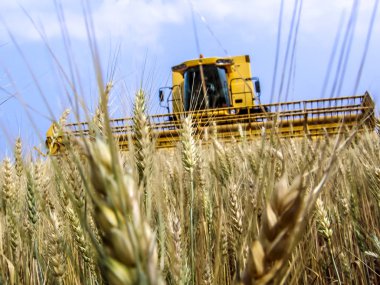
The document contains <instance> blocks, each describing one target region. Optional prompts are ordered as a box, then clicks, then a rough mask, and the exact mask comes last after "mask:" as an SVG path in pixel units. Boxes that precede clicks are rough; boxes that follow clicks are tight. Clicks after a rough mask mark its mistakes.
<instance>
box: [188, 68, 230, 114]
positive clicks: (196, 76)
mask: <svg viewBox="0 0 380 285" xmlns="http://www.w3.org/2000/svg"><path fill="white" fill-rule="evenodd" d="M203 74H204V82H205V87H206V94H203V86H202V80H201V73H200V68H199V66H196V67H192V68H189V69H188V70H187V71H186V72H185V74H184V89H185V90H184V94H185V100H184V101H185V106H184V107H185V111H191V110H203V109H215V108H222V107H228V106H229V97H228V87H227V78H226V71H225V70H224V69H223V68H221V67H216V66H215V65H204V66H203Z"/></svg>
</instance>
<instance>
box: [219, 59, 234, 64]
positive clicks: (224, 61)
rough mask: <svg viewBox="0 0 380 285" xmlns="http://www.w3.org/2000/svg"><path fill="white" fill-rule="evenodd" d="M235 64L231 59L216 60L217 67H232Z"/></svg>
mask: <svg viewBox="0 0 380 285" xmlns="http://www.w3.org/2000/svg"><path fill="white" fill-rule="evenodd" d="M233 63H234V62H233V60H232V59H229V58H220V59H217V60H216V65H231V64H233Z"/></svg>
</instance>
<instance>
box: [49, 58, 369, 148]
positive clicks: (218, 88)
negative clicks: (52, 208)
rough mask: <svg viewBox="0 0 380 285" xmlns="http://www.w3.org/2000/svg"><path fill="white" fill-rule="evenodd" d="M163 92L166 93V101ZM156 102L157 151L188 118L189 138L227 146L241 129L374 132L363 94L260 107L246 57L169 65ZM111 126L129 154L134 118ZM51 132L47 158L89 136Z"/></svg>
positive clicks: (249, 135) (258, 132)
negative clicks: (210, 136) (213, 139)
mask: <svg viewBox="0 0 380 285" xmlns="http://www.w3.org/2000/svg"><path fill="white" fill-rule="evenodd" d="M165 90H169V94H168V95H167V96H165V92H164V91H165ZM159 100H160V105H161V106H162V107H164V108H165V109H166V110H167V112H166V113H165V114H161V115H151V116H149V122H150V124H151V125H150V126H151V130H152V136H153V137H154V139H155V141H156V146H157V147H158V148H167V147H174V146H176V145H177V143H178V142H179V140H180V133H181V125H182V120H183V118H185V117H187V116H191V117H192V121H193V125H194V133H195V134H196V135H197V137H198V138H200V139H203V141H205V140H207V136H206V134H207V133H208V132H209V130H210V129H213V130H214V131H215V132H216V133H217V134H218V138H219V139H220V140H222V141H225V142H228V141H231V140H232V138H239V137H240V130H243V131H244V132H245V137H246V139H254V138H256V137H258V136H262V135H263V134H266V135H269V134H272V133H273V132H274V133H273V134H274V135H276V136H278V137H281V138H291V137H304V136H308V137H311V138H313V137H321V136H325V135H336V134H338V133H341V132H343V133H346V132H349V131H350V130H352V129H357V130H358V131H362V130H364V129H368V130H373V129H374V127H375V115H374V102H373V100H372V98H371V96H370V95H369V94H368V93H367V92H366V93H365V94H364V95H359V96H349V97H339V98H328V99H315V100H305V101H295V102H279V103H274V104H265V105H264V104H261V101H260V82H259V79H258V78H257V77H252V74H251V67H250V58H249V56H247V55H243V56H234V57H211V58H203V57H202V56H200V57H199V58H198V59H194V60H189V61H186V62H184V63H182V64H179V65H176V66H174V67H173V68H172V86H170V87H162V88H160V90H159ZM110 123H111V128H112V132H113V135H114V137H115V140H116V141H117V142H118V144H119V147H120V149H121V150H128V141H129V138H130V137H132V138H133V119H132V118H121V119H113V120H111V121H110ZM53 130H54V124H53V125H52V127H51V128H50V129H49V131H48V133H47V140H46V145H47V148H48V150H49V153H50V154H56V153H59V151H60V150H62V149H63V148H64V143H62V142H63V141H64V139H62V137H64V136H67V134H68V133H70V135H74V136H84V137H88V136H89V135H90V133H91V132H90V131H89V124H88V123H87V122H82V123H72V124H66V125H65V126H64V127H63V130H64V131H63V133H62V134H60V135H59V136H58V137H57V136H54V135H53V133H54V132H53Z"/></svg>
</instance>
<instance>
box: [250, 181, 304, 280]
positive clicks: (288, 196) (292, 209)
mask: <svg viewBox="0 0 380 285" xmlns="http://www.w3.org/2000/svg"><path fill="white" fill-rule="evenodd" d="M302 192H303V187H302V177H301V176H298V177H296V178H295V179H294V181H293V183H292V185H291V186H290V187H289V186H288V185H287V178H286V175H285V174H284V175H283V176H282V178H281V179H280V180H279V182H278V183H277V184H276V186H275V189H274V192H273V194H272V198H271V200H270V202H268V203H267V205H266V209H265V214H264V218H263V221H262V226H261V230H260V234H259V237H258V239H257V240H255V241H254V242H253V244H252V246H251V248H250V250H249V253H248V261H247V267H246V270H245V272H244V274H243V283H244V284H247V285H250V284H269V283H270V282H272V281H273V280H274V279H275V278H279V277H280V276H278V275H277V274H278V272H279V271H280V269H282V268H283V266H284V265H285V264H286V261H287V259H288V257H289V254H290V251H291V249H292V247H293V245H294V242H295V241H296V236H297V234H296V230H297V229H298V228H299V223H300V213H301V211H302V209H303V207H304V203H303V199H302V196H301V194H302Z"/></svg>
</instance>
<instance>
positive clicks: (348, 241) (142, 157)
mask: <svg viewBox="0 0 380 285" xmlns="http://www.w3.org/2000/svg"><path fill="white" fill-rule="evenodd" d="M143 96H144V92H142V91H139V92H138V94H137V97H136V100H137V101H136V104H135V114H134V115H135V118H136V119H135V124H134V129H133V131H134V133H135V134H134V137H135V138H137V141H136V144H135V147H134V148H132V150H131V151H130V152H127V153H121V152H119V151H118V149H117V146H116V144H115V143H114V142H113V139H112V136H111V135H110V130H109V126H108V123H107V122H108V117H107V116H108V115H107V112H106V107H103V108H102V109H99V111H98V113H99V114H98V117H101V118H102V127H101V128H99V126H98V124H94V127H93V128H94V129H93V130H92V132H91V134H92V137H93V139H91V140H88V139H80V138H77V139H76V141H75V142H74V141H73V143H72V144H69V143H67V147H66V150H65V152H62V153H61V154H60V155H59V156H55V157H47V158H33V159H30V158H29V159H26V157H33V155H26V154H25V153H24V151H23V149H22V148H23V147H22V141H21V140H20V139H17V140H16V141H15V148H14V149H15V152H14V158H10V157H7V158H5V159H4V160H3V161H2V162H1V165H0V187H1V188H0V284H333V283H334V284H379V283H380V241H379V240H380V230H379V229H380V219H379V217H380V190H379V189H380V152H379V150H380V140H379V137H378V136H377V135H376V134H375V133H361V134H358V135H356V136H351V137H350V136H347V137H343V138H337V137H336V138H334V137H330V138H328V139H327V138H323V139H320V140H316V141H310V140H308V139H306V138H305V139H297V140H296V139H288V140H280V139H277V138H276V137H273V138H272V139H270V140H269V139H268V138H262V139H258V140H256V141H252V142H251V141H248V140H246V139H245V138H244V137H243V136H242V138H239V139H240V141H237V142H236V143H234V144H231V145H229V144H226V145H224V144H223V143H222V142H221V141H219V140H218V137H217V134H214V135H213V136H212V138H211V141H212V143H210V144H207V145H203V146H201V144H199V141H198V140H197V136H196V134H195V133H193V131H192V129H191V126H192V122H191V118H190V117H189V118H186V119H185V120H184V121H183V130H182V136H181V139H182V142H181V143H179V144H178V147H177V148H175V149H168V150H155V148H154V138H152V137H150V131H149V126H148V125H147V123H146V122H147V117H146V115H145V106H144V97H143ZM104 105H106V104H104ZM242 133H243V130H242Z"/></svg>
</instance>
